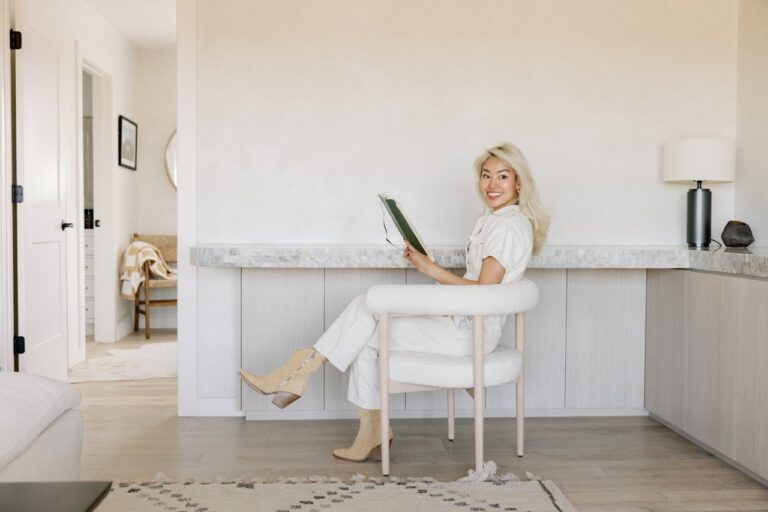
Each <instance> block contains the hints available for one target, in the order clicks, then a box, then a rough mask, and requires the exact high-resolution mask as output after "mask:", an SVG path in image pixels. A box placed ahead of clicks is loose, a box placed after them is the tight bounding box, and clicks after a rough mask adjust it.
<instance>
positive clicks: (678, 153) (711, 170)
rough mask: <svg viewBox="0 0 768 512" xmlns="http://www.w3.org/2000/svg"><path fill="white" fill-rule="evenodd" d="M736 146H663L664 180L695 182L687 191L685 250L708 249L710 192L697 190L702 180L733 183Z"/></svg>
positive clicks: (706, 142)
mask: <svg viewBox="0 0 768 512" xmlns="http://www.w3.org/2000/svg"><path fill="white" fill-rule="evenodd" d="M735 169H736V146H735V144H734V142H733V141H732V140H728V139H681V140H676V141H672V142H668V143H666V144H664V150H663V157H662V173H663V176H664V181H668V182H672V183H687V182H696V188H692V189H690V190H689V191H688V228H687V231H686V240H687V242H688V247H695V248H697V249H701V248H705V247H709V242H710V240H711V239H712V192H711V191H710V190H709V189H706V188H701V184H702V182H704V181H709V182H712V183H726V182H730V181H733V177H734V173H735Z"/></svg>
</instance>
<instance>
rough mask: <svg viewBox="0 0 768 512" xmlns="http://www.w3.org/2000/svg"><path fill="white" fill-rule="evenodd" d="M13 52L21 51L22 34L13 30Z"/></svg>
mask: <svg viewBox="0 0 768 512" xmlns="http://www.w3.org/2000/svg"><path fill="white" fill-rule="evenodd" d="M11 50H21V32H19V31H18V30H13V29H11Z"/></svg>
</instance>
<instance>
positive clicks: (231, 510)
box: [99, 477, 576, 512]
mask: <svg viewBox="0 0 768 512" xmlns="http://www.w3.org/2000/svg"><path fill="white" fill-rule="evenodd" d="M161 510H162V511H177V512H181V511H189V512H240V511H243V512H245V511H249V512H251V511H258V512H267V511H270V512H324V511H326V510H327V511H329V512H334V511H338V512H347V511H349V512H351V511H365V512H392V511H395V512H397V511H400V512H440V511H451V512H461V511H467V512H470V511H471V512H496V511H499V512H501V511H518V512H575V511H576V508H574V506H573V505H572V504H571V503H570V502H569V501H568V500H567V499H565V497H564V496H563V494H562V492H560V489H558V487H557V486H556V485H555V484H554V483H553V482H551V481H549V480H526V481H520V480H503V479H498V480H490V481H487V482H436V481H434V480H432V479H429V478H416V479H400V478H379V479H376V478H369V479H357V480H352V481H344V480H341V479H337V478H330V479H329V478H318V477H316V478H309V479H291V480H287V481H282V482H278V483H262V482H259V481H258V480H256V481H243V480H241V481H234V482H223V483H207V484H204V483H197V482H186V483H185V482H158V481H151V482H115V483H114V484H113V485H112V491H111V492H110V493H109V495H108V496H107V497H106V498H105V500H104V502H103V503H102V504H101V505H100V506H99V512H139V511H141V512H151V511H161Z"/></svg>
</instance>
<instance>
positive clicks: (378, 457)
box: [371, 439, 393, 462]
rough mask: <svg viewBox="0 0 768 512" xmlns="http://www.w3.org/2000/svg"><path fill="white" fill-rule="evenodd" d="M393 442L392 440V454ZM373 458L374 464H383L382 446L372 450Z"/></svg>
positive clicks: (390, 445) (390, 446)
mask: <svg viewBox="0 0 768 512" xmlns="http://www.w3.org/2000/svg"><path fill="white" fill-rule="evenodd" d="M392 441H393V440H392V439H390V440H389V448H390V452H389V453H390V454H391V453H392ZM371 457H373V460H374V462H381V458H382V457H381V445H377V446H374V448H373V450H371Z"/></svg>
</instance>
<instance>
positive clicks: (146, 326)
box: [144, 286, 152, 339]
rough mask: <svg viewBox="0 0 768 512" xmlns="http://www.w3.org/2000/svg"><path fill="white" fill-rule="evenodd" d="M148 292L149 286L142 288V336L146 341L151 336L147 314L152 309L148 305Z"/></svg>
mask: <svg viewBox="0 0 768 512" xmlns="http://www.w3.org/2000/svg"><path fill="white" fill-rule="evenodd" d="M149 295H150V292H149V286H144V336H146V338H147V339H149V337H150V336H151V335H152V331H150V325H149V313H150V311H151V310H152V307H151V305H150V300H151V299H150V296H149Z"/></svg>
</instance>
